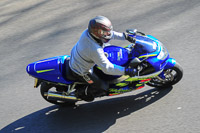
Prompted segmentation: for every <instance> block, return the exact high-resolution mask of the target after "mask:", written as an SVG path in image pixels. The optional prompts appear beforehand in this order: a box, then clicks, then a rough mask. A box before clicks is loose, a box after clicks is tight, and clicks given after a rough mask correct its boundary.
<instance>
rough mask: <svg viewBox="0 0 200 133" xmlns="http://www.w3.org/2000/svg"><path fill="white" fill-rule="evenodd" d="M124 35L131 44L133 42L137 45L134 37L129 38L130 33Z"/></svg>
mask: <svg viewBox="0 0 200 133" xmlns="http://www.w3.org/2000/svg"><path fill="white" fill-rule="evenodd" d="M123 34H124V37H125V39H126V40H128V41H129V42H131V43H135V41H136V40H135V38H133V37H131V36H129V34H128V33H125V32H124V33H123Z"/></svg>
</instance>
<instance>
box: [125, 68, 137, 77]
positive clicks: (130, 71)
mask: <svg viewBox="0 0 200 133" xmlns="http://www.w3.org/2000/svg"><path fill="white" fill-rule="evenodd" d="M125 75H129V76H130V77H134V76H136V75H138V71H137V70H136V69H132V68H125Z"/></svg>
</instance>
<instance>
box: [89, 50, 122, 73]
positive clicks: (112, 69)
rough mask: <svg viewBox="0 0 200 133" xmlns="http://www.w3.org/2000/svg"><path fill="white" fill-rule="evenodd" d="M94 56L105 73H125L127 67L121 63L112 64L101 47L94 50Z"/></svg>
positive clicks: (96, 62) (94, 59)
mask: <svg viewBox="0 0 200 133" xmlns="http://www.w3.org/2000/svg"><path fill="white" fill-rule="evenodd" d="M92 58H93V61H94V62H95V64H97V65H98V66H99V67H100V68H101V69H102V71H103V72H104V73H106V74H109V75H124V71H125V68H124V67H122V66H119V65H115V64H112V63H111V62H110V61H109V60H108V59H107V57H106V56H105V54H104V51H103V49H102V48H101V47H99V48H97V49H96V51H93V53H92Z"/></svg>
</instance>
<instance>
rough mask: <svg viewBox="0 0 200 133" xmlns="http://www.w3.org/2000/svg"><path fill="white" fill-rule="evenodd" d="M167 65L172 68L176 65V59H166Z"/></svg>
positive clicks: (167, 67) (166, 67)
mask: <svg viewBox="0 0 200 133" xmlns="http://www.w3.org/2000/svg"><path fill="white" fill-rule="evenodd" d="M166 63H167V64H166V66H165V69H169V68H172V67H174V66H175V65H176V60H175V59H173V58H169V59H168V60H167V61H166Z"/></svg>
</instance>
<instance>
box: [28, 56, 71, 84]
mask: <svg viewBox="0 0 200 133" xmlns="http://www.w3.org/2000/svg"><path fill="white" fill-rule="evenodd" d="M66 58H69V56H68V55H65V56H57V57H52V58H47V59H43V60H39V61H36V62H33V63H31V64H29V65H28V66H27V68H26V70H27V73H29V74H30V75H31V76H33V77H36V78H39V79H43V80H47V81H52V82H57V83H63V84H70V83H72V81H67V80H66V78H65V75H64V74H63V71H64V69H65V59H66Z"/></svg>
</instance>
